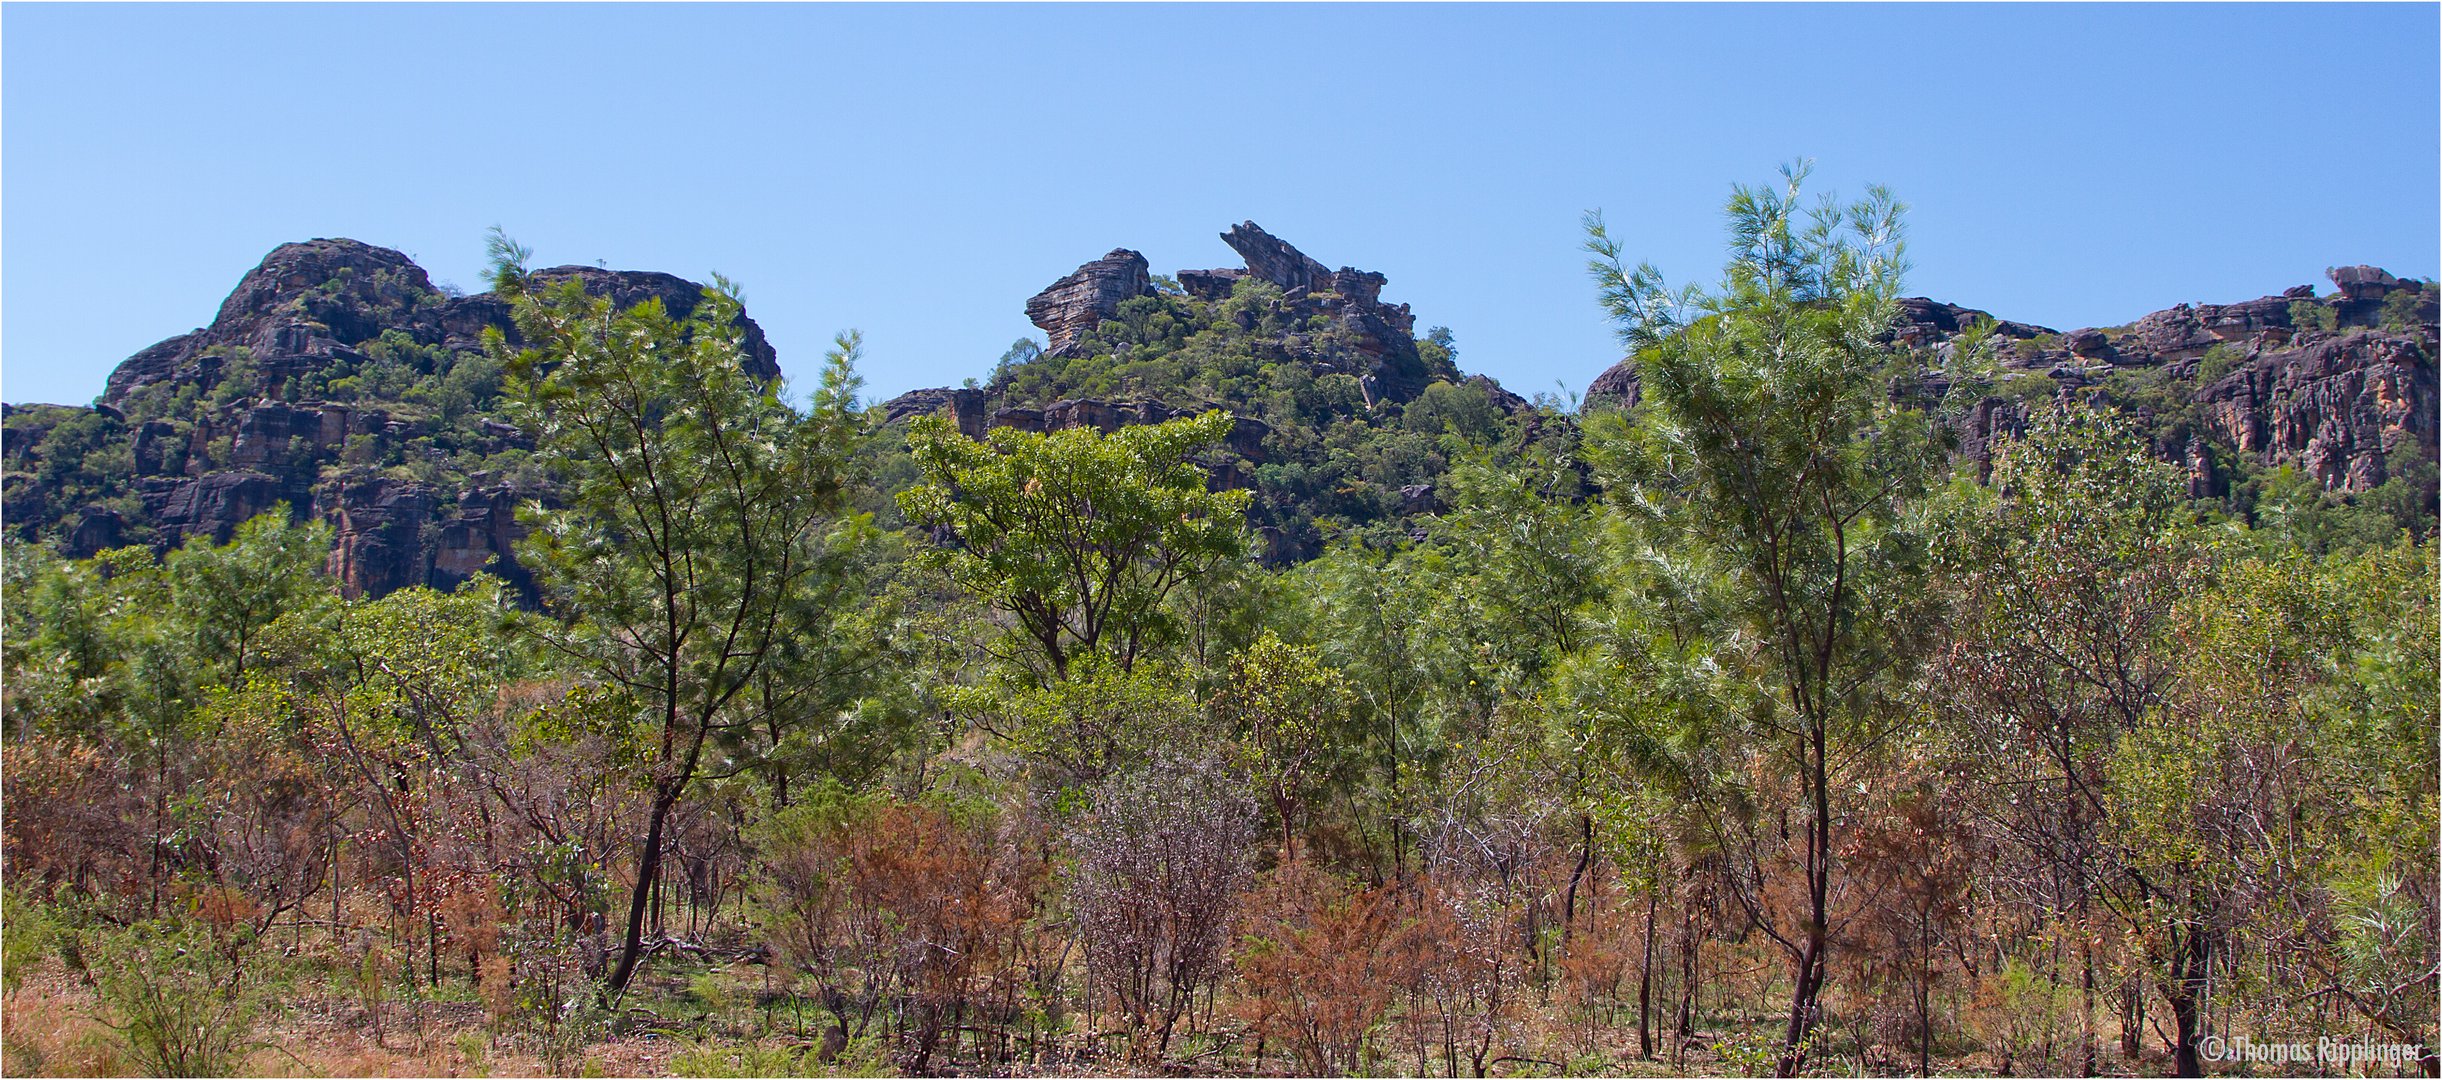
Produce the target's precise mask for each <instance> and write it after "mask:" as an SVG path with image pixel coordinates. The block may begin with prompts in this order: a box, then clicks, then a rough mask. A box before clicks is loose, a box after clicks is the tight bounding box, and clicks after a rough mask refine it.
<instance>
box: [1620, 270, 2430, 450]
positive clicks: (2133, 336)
mask: <svg viewBox="0 0 2442 1080" xmlns="http://www.w3.org/2000/svg"><path fill="white" fill-rule="evenodd" d="M2328 276H2329V277H2330V278H2331V281H2332V284H2333V286H2334V289H2335V291H2334V292H2332V293H2330V294H2327V295H2324V296H2317V295H2316V294H2315V290H2314V288H2313V287H2311V286H2306V285H2299V286H2294V287H2291V288H2289V289H2286V290H2284V291H2283V292H2281V293H2280V294H2279V295H2275V296H2264V297H2259V298H2257V299H2254V300H2242V301H2239V302H2237V303H2233V304H2179V305H2176V306H2174V307H2171V308H2169V309H2166V310H2163V311H2157V312H2153V313H2152V314H2149V315H2146V316H2144V317H2142V318H2139V319H2137V320H2136V321H2134V322H2131V323H2129V324H2127V325H2125V326H2118V327H2081V328H2078V329H2075V330H2071V331H2069V332H2067V333H2062V332H2060V331H2056V330H2051V329H2047V328H2045V327H2041V326H2034V325H2030V324H2026V323H2013V322H2006V321H1998V320H1993V319H1992V317H1991V316H1990V315H1988V314H1986V313H1984V312H1981V311H1976V310H1974V309H1971V308H1962V307H1958V306H1956V305H1952V304H1944V303H1940V302H1938V301H1933V300H1928V299H1925V298H1922V297H1911V298H1908V299H1906V300H1903V301H1901V302H1900V308H1901V311H1900V316H1899V321H1898V323H1897V325H1896V326H1894V328H1893V337H1894V339H1895V340H1897V341H1899V342H1901V343H1903V344H1905V345H1908V346H1910V347H1911V348H1915V349H1919V350H1922V352H1921V355H1924V356H1925V357H1926V358H1927V361H1928V364H1929V367H1930V368H1932V369H1938V368H1940V367H1942V366H1943V365H1945V364H1946V363H1947V361H1948V357H1949V345H1950V343H1951V342H1952V341H1953V340H1955V339H1956V338H1957V337H1958V336H1959V335H1960V334H1961V333H1962V332H1964V331H1965V329H1966V328H1967V327H1968V326H1969V325H1970V324H1971V323H1972V322H1976V321H1989V322H1991V324H1992V329H1993V333H1994V340H1995V342H1996V344H1997V346H1998V349H1997V357H1998V359H1999V361H2000V363H2001V366H2002V367H2003V368H2004V369H2007V370H2009V371H2013V372H2023V373H2028V374H2040V375H2043V376H2045V377H2047V378H2048V379H2049V380H2050V386H2051V388H2052V389H2053V391H2055V392H2058V393H2064V394H2080V393H2082V394H2091V395H2097V396H2101V397H2104V398H2109V397H2110V396H2111V395H2112V393H2113V392H2114V390H2113V386H2114V384H2113V383H2112V382H2111V380H2110V376H2111V373H2112V372H2114V371H2115V370H2124V369H2155V370H2158V371H2159V372H2160V376H2159V377H2160V378H2161V379H2163V380H2167V381H2171V382H2174V383H2178V384H2180V385H2182V387H2183V389H2181V390H2180V391H2179V394H2180V396H2182V397H2184V398H2185V399H2186V401H2187V403H2188V404H2189V405H2190V406H2192V407H2193V412H2192V414H2183V415H2192V416H2193V417H2194V418H2195V421H2196V422H2194V423H2178V422H2173V423H2169V424H2168V426H2166V427H2165V428H2163V429H2162V430H2160V431H2159V432H2158V435H2157V439H2156V445H2155V447H2154V452H2155V453H2156V454H2157V455H2158V456H2160V457H2161V458H2163V459H2164V460H2166V461H2170V462H2173V463H2175V464H2178V465H2181V466H2182V467H2184V468H2185V469H2186V470H2187V471H2188V477H2189V484H2188V488H2189V494H2190V495H2191V496H2192V497H2197V498H2206V497H2217V496H2220V495H2224V494H2227V493H2228V489H2229V476H2228V475H2227V473H2226V470H2225V469H2224V468H2223V465H2222V460H2221V457H2220V452H2221V451H2223V450H2226V451H2228V452H2231V453H2237V454H2241V455H2244V456H2246V457H2247V458H2249V459H2251V460H2253V461H2254V462H2256V463H2257V464H2259V465H2267V466H2278V465H2289V466H2295V467H2296V468H2298V469H2299V470H2300V471H2302V472H2304V473H2306V474H2307V475H2310V476H2313V477H2315V478H2316V479H2318V480H2320V481H2322V483H2323V484H2324V485H2325V486H2327V487H2329V488H2332V489H2333V490H2337V491H2365V490H2368V489H2371V488H2373V487H2376V486H2378V485H2380V484H2382V483H2383V482H2384V481H2385V480H2387V479H2389V478H2390V476H2391V475H2392V473H2393V471H2394V469H2393V464H2392V463H2393V461H2394V460H2395V459H2396V458H2397V457H2398V456H2399V455H2400V454H2401V453H2403V452H2409V453H2414V454H2417V455H2420V456H2422V457H2424V458H2426V459H2428V460H2431V459H2432V458H2434V457H2435V455H2436V436H2437V430H2436V429H2437V422H2436V419H2435V411H2436V406H2437V394H2436V387H2435V353H2436V346H2437V340H2436V325H2435V324H2436V317H2437V314H2438V313H2442V303H2438V302H2442V297H2437V296H2436V295H2435V294H2436V292H2437V291H2442V290H2435V289H2433V288H2430V287H2428V286H2426V285H2424V284H2423V283H2420V282H2416V281H2405V280H2402V279H2400V278H2397V277H2394V276H2393V275H2391V274H2390V273H2388V272H2385V271H2383V270H2381V269H2378V268H2376V267H2371V266H2347V267H2340V268H2337V269H2334V270H2331V271H2329V272H2328ZM2302 314H2303V315H2305V316H2306V317H2307V318H2308V320H2309V321H2308V322H2307V323H2306V324H2304V325H2301V324H2300V322H2299V319H2300V317H2301V315H2302ZM2327 326H2328V327H2329V328H2328V329H2327ZM2216 357H2217V358H2218V359H2215V360H2214V365H2213V366H2212V367H2208V366H2207V363H2206V362H2207V360H2208V359H2209V358H2216ZM1926 377H1927V380H1928V381H1930V382H1934V383H1937V384H1939V383H1940V381H1941V380H1942V379H1943V378H1944V376H1942V375H1941V374H1940V373H1939V372H1938V370H1929V371H1928V372H1927V373H1926ZM1637 389H1638V387H1637V374H1636V367H1635V365H1634V364H1632V363H1629V362H1627V361H1622V362H1620V363H1619V364H1615V365H1613V366H1612V367H1611V368H1610V369H1609V370H1606V371H1604V372H1603V373H1602V374H1601V375H1599V376H1596V377H1595V379H1594V382H1593V383H1592V385H1590V386H1589V387H1588V389H1587V392H1586V400H1587V402H1588V404H1590V405H1591V404H1597V403H1601V404H1605V405H1615V406H1631V405H1634V404H1635V403H1636V400H1637ZM2027 412H2028V410H2027V405H2026V402H2025V401H2024V400H2021V399H2014V398H2004V397H1991V398H1986V399H1984V400H1982V401H1979V402H1975V403H1973V404H1971V405H1968V406H1967V407H1965V408H1964V409H1963V410H1958V411H1955V412H1954V413H1953V415H1950V416H1948V417H1946V418H1945V419H1946V422H1947V423H1948V425H1949V426H1950V428H1951V430H1952V431H1953V433H1954V434H1955V435H1956V436H1957V437H1958V448H1959V452H1960V454H1961V455H1962V456H1963V457H1965V458H1968V459H1970V460H1972V461H1975V462H1977V463H1978V464H1979V465H1981V464H1983V463H1985V462H1987V461H1988V460H1989V458H1990V455H1991V448H1992V446H1993V445H1994V443H1995V442H1996V441H1997V440H2001V439H2006V438H2009V437H2012V436H2015V435H2016V434H2018V433H2019V432H2021V431H2023V430H2024V429H2025V427H2026V422H2027Z"/></svg>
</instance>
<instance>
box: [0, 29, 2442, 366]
mask: <svg viewBox="0 0 2442 1080" xmlns="http://www.w3.org/2000/svg"><path fill="white" fill-rule="evenodd" d="M2437 34H2438V29H2437V7H2436V6H2435V5H2433V4H2401V5H2375V6H2356V5H2324V4H2312V5H2299V6H2289V5H2273V4H2263V5H2257V4H2247V5H2232V6H2221V5H2211V4H2177V5H2166V6H2104V7H2087V6H2074V5H2053V4H2042V5H2029V6H1963V7H1949V6H1934V5H1898V6H1824V7H1813V6H1794V5H1766V6H1734V5H1700V6H1684V7H1683V6H1595V5H1566V6H1548V7H1547V6H1506V5H1504V6H1467V5H1434V6H1416V7H1410V6H1394V5H1374V4H1363V5H1351V6H1329V7H1323V6H1291V5H1268V4H1266V5H1237V4H1223V5H1203V6H1161V7H1136V6H1119V5H1103V4H1090V5H1078V6H1057V7H1034V6H1015V5H992V6H983V7H968V6H942V5H924V6H913V7H901V6H845V7H797V6H782V5H762V4H757V5H743V6H654V5H613V6H586V5H562V4H549V5H537V6H494V5H473V6H456V5H406V6H381V5H353V4H351V5H334V6H319V5H310V4H277V5H268V6H250V5H222V4H203V5H193V6H174V7H155V6H144V5H117V4H105V5H47V4H24V3H13V4H8V5H6V6H5V7H4V8H0V353H4V356H5V363H4V365H0V398H5V399H6V400H8V401H12V402H25V401H66V402H83V401H87V400H90V399H91V398H92V397H93V396H94V395H96V394H98V393H99V392H100V390H101V386H102V380H103V377H104V376H105V375H106V374H107V373H108V372H109V370H110V369H111V368H112V367H113V366H114V365H116V364H117V363H118V361H120V360H121V359H123V358H125V357H126V356H127V355H128V354H129V353H132V352H134V351H136V350H137V349H140V348H142V347H144V346H145V345H148V344H150V343H152V342H154V341H157V340H160V339H162V338H164V337H168V336H170V335H173V334H177V333H181V332H184V331H186V330H187V329H189V328H192V327H195V326H198V325H201V324H203V323H205V322H208V321H209V320H210V319H211V317H212V313H213V311H214V309H215V308H216V307H217V306H218V304H219V303H220V300H221V298H222V297H223V296H224V295H226V294H227V292H228V291H229V289H230V288H231V287H232V286H234V285H235V284H236V282H237V279H238V278H239V276H240V275H242V274H243V273H245V271H246V270H247V269H248V268H250V267H252V266H253V265H254V264H255V263H256V262H257V261H258V260H259V259H261V258H262V256H263V255H264V253H265V252H267V251H269V250H270V249H271V248H272V247H274V246H275V245H277V244H280V243H282V242H284V241H289V240H299V239H305V238H309V237H316V236H348V237H354V238H356V239H359V240H364V241H368V242H371V243H375V244H381V245H385V246H389V247H394V248H398V249H400V250H403V251H406V252H408V253H409V254H411V255H413V256H414V257H415V258H416V259H417V261H418V262H420V263H422V264H423V265H424V267H425V268H426V269H427V270H429V271H430V272H431V273H432V276H433V278H434V279H435V280H436V281H440V282H450V283H455V284H457V285H460V286H463V287H467V288H470V289H472V288H476V287H478V286H479V276H480V273H481V264H482V255H483V231H484V229H485V228H486V227H488V226H490V225H493V224H495V223H498V224H500V225H502V226H504V227H506V228H507V229H508V230H509V232H510V233H511V235H513V236H515V237H517V238H519V239H520V240H522V241H524V242H526V243H527V244H529V245H530V246H532V247H533V248H534V249H535V253H536V259H537V262H538V264H540V265H552V264H559V263H591V262H594V261H595V260H597V259H599V260H603V261H604V262H606V263H607V264H608V265H610V266H613V267H617V268H629V269H654V270H666V271H670V272H672V273H677V274H681V275H685V276H689V277H694V278H697V279H699V280H701V279H702V278H703V277H704V275H705V274H706V273H707V272H708V271H713V270H719V271H721V272H724V273H727V274H729V275H730V276H732V277H735V278H737V279H739V280H740V281H742V282H743V283H744V284H745V286H746V290H747V305H748V310H749V312H750V313H751V314H753V315H754V316H755V317H756V319H757V320H758V321H760V322H761V323H762V324H763V326H764V328H765V329H766V330H767V331H768V332H769V334H770V336H771V339H772V341H773V343H774V344H775V345H776V346H777V347H778V349H779V350H780V362H781V365H782V367H783V368H784V369H785V370H787V371H790V372H809V371H811V370H812V369H813V364H814V360H815V358H816V357H817V356H818V355H819V352H820V350H821V348H822V347H823V345H824V344H825V343H826V342H827V341H828V339H829V337H830V335H831V334H832V333H833V332H834V331H835V330H838V329H840V328H844V327H858V328H861V329H863V330H864V332H865V335H866V342H867V357H868V359H867V362H866V365H865V367H864V374H865V377H866V380H867V385H868V388H869V391H870V392H872V393H873V394H874V395H875V396H877V397H879V396H887V395H889V394H894V393H897V392H899V391H903V390H907V389H911V388H914V387H919V386H930V385H943V384H955V383H957V382H958V381H959V380H960V379H962V378H965V377H967V376H981V375H983V374H985V373H986V372H987V371H988V370H989V368H990V366H991V364H992V362H993V361H994V359H995V358H997V357H998V356H999V355H1000V353H1001V351H1002V350H1003V349H1004V348H1006V347H1007V346H1008V344H1009V343H1010V342H1011V341H1012V340H1014V339H1016V338H1018V337H1019V336H1021V335H1027V334H1033V333H1035V331H1034V328H1033V327H1032V326H1030V325H1029V324H1028V323H1027V322H1026V319H1025V315H1024V311H1023V307H1024V303H1025V300H1026V298H1027V297H1028V296H1030V295H1032V294H1033V293H1034V292H1035V291H1036V290H1038V289H1040V288H1042V287H1043V286H1044V285H1046V284H1049V283H1050V282H1051V281H1052V280H1053V279H1055V278H1057V277H1059V276H1060V275H1062V274H1065V273H1067V272H1068V271H1069V270H1071V269H1073V268H1074V267H1075V266H1076V265H1077V264H1078V263H1081V262H1084V261H1086V260H1088V259H1092V258H1095V257H1097V256H1099V255H1101V254H1102V253H1103V252H1104V251H1107V250H1109V249H1111V248H1114V247H1132V248H1135V249H1137V250H1140V251H1142V252H1144V253H1145V255H1146V257H1147V258H1148V259H1150V260H1151V262H1152V265H1153V268H1154V270H1155V271H1156V272H1171V271H1175V270H1178V269H1181V268H1202V267H1211V266H1231V265H1236V263H1237V260H1236V258H1235V257H1234V255H1233V254H1232V253H1231V252H1230V251H1229V249H1228V248H1227V247H1225V246H1224V245H1223V244H1222V243H1221V241H1220V239H1219V238H1218V235H1217V234H1218V233H1219V232H1220V231H1221V230H1222V229H1224V228H1227V227H1228V226H1229V225H1230V224H1232V223H1234V222H1237V221H1240V220H1245V219H1253V220H1255V221H1256V222H1258V223H1260V224H1262V225H1263V226H1264V227H1265V228H1266V229H1268V230H1270V231H1271V232H1273V233H1275V234H1277V235H1279V236H1281V237H1282V238H1284V239H1287V240H1289V241H1290V242H1292V243H1294V244H1296V245H1298V246H1299V247H1300V248H1302V249H1304V250H1305V251H1306V252H1307V253H1308V254H1310V255H1313V256H1314V257H1315V258H1317V259H1319V260H1322V261H1323V262H1325V263H1327V264H1330V265H1333V266H1339V265H1354V266H1357V267H1360V268H1363V269H1369V270H1378V271H1380V272H1382V273H1384V274H1386V275H1388V277H1389V279H1390V282H1389V285H1388V286H1387V288H1386V289H1385V290H1384V297H1385V298H1386V299H1388V300H1391V301H1394V302H1397V301H1404V302H1407V303H1409V304H1411V305H1413V307H1414V310H1415V312H1416V316H1417V325H1418V327H1419V328H1420V329H1421V328H1423V327H1427V326H1433V325H1447V326H1449V327H1450V328H1451V329H1452V330H1453V331H1454V332H1455V334H1456V336H1457V343H1458V347H1459V354H1460V355H1459V363H1460V364H1461V366H1463V367H1465V368H1467V369H1468V370H1470V371H1482V372H1485V373H1488V374H1491V375H1493V376H1495V377H1497V378H1499V379H1500V380H1502V382H1503V383H1504V384H1506V385H1508V386H1509V387H1511V388H1512V389H1515V390H1518V391H1520V392H1522V393H1534V392H1536V391H1542V390H1552V389H1554V388H1555V384H1565V385H1566V386H1567V387H1568V388H1569V389H1571V390H1581V389H1583V387H1584V386H1585V384H1586V382H1587V381H1588V380H1590V379H1591V378H1592V377H1593V376H1594V375H1595V374H1597V373H1598V372H1600V371H1601V370H1602V369H1603V368H1604V367H1605V366H1607V365H1608V364H1609V363H1610V362H1611V361H1612V360H1613V359H1615V358H1616V356H1617V354H1618V350H1617V348H1616V347H1615V346H1614V345H1613V343H1612V339H1611V337H1610V333H1609V329H1608V327H1606V325H1605V324H1604V322H1603V319H1602V316H1601V313H1600V311H1599V310H1598V309H1597V307H1596V306H1595V302H1594V295H1593V287H1592V285H1591V284H1590V283H1589V281H1588V280H1587V278H1586V276H1585V272H1584V267H1583V264H1584V255H1583V253H1582V252H1581V251H1579V250H1578V245H1579V243H1580V242H1581V240H1582V239H1583V237H1582V235H1581V232H1580V229H1579V224H1578V222H1579V217H1580V215H1581V214H1582V213H1583V212H1584V211H1585V210H1587V209H1590V208H1595V207H1600V208H1602V209H1604V210H1605V211H1607V213H1608V214H1609V217H1610V220H1611V223H1612V227H1613V231H1614V232H1615V234H1617V235H1619V236H1621V237H1622V238H1623V239H1624V240H1625V241H1626V243H1627V245H1628V247H1629V249H1630V250H1631V252H1632V253H1634V254H1636V255H1638V256H1640V257H1644V258H1650V259H1651V260H1653V261H1654V262H1656V263H1657V264H1658V265H1660V266H1661V267H1663V269H1664V270H1665V271H1666V272H1668V273H1670V274H1671V275H1672V276H1674V277H1677V278H1686V277H1689V276H1703V277H1710V276H1711V275H1712V274H1713V273H1714V272H1715V271H1716V270H1717V269H1718V267H1719V264H1720V261H1721V255H1722V233H1721V224H1720V222H1721V219H1720V214H1719V207H1720V204H1721V202H1722V199H1723V197H1724V196H1725V195H1726V194H1727V192H1728V186H1729V184H1730V183H1731V182H1732V181H1737V180H1746V181H1760V180H1763V179H1766V178H1768V177H1770V176H1771V174H1772V170H1773V168H1774V167H1775V165H1776V164H1777V163H1779V162H1781V161H1784V160H1786V159H1789V158H1792V157H1796V156H1810V157H1813V158H1815V159H1816V160H1817V161H1818V163H1819V164H1818V171H1817V177H1818V184H1819V185H1820V186H1821V187H1822V188H1824V189H1837V190H1839V191H1841V192H1843V193H1847V192H1853V191H1855V190H1856V189H1857V188H1858V187H1860V186H1861V185H1863V184H1865V183H1868V182H1874V181H1879V182H1882V183H1886V184H1889V185H1891V186H1892V187H1893V188H1894V189H1896V190H1897V192H1898V193H1899V195H1900V196H1901V198H1902V199H1904V200H1905V201H1907V202H1908V203H1909V204H1910V205H1911V206H1912V207H1913V213H1912V215H1911V219H1910V222H1911V228H1912V236H1913V253H1914V258H1915V263H1916V270H1915V273H1914V274H1913V275H1912V277H1911V280H1910V284H1911V286H1912V289H1911V291H1913V292H1919V293H1924V294H1927V295H1931V296H1934V297H1937V298H1940V299H1944V300H1949V301H1953V302H1957V303H1963V304H1968V305H1970V306H1975V307H1982V308H1986V309H1989V310H1991V311H1993V312H1995V313H1996V314H1999V315H2002V316H2005V317H2008V318H2014V319H2020V320H2025V321H2031V322H2038V323H2044V324H2047V325H2051V326H2054V327H2058V328H2062V329H2069V328H2075V327H2078V326H2085V325H2093V324H2107V323H2116V322H2122V321H2126V320H2128V319H2130V318H2133V317H2135V316H2137V315H2140V314H2143V313H2145V312H2147V311H2151V310H2154V309H2157V308H2162V307H2167V306H2169V305H2171V304H2173V303H2177V302H2180V301H2183V300H2187V301H2208V302H2210V301H2229V300H2238V299H2245V298H2251V297H2255V296H2260V295H2264V294H2267V293H2273V292H2278V291H2279V290H2280V289H2282V288H2284V287H2286V286H2290V285H2297V284H2304V283H2310V282H2311V283H2314V284H2316V285H2318V286H2319V287H2328V285H2326V283H2325V282H2324V280H2323V276H2322V272H2323V269H2324V268H2325V267H2327V266H2331V265H2336V264H2347V263H2357V262H2368V263H2373V264H2376V265H2380V266H2384V267H2386V268H2388V269H2390V270H2392V271H2393V272H2395V273H2400V274H2408V275H2417V276H2432V275H2434V274H2435V273H2436V272H2437V234H2438V232H2442V228H2438V226H2437V219H2436V207H2437V200H2438V198H2442V180H2438V179H2437V168H2438V165H2437V162H2438V161H2442V146H2438V143H2437V140H2438V136H2437V132H2438V131H2442V116H2438V115H2437V99H2438V97H2442V77H2438V76H2437V71H2436V57H2437V52H2438V49H2437Z"/></svg>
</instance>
